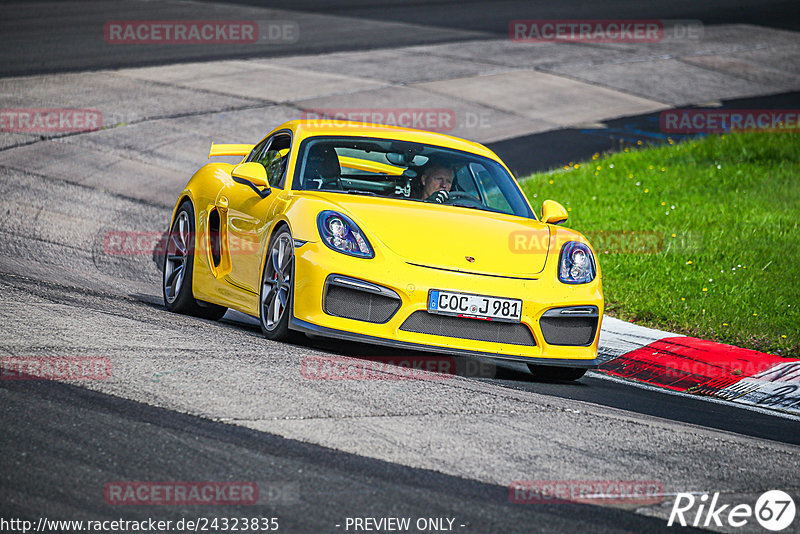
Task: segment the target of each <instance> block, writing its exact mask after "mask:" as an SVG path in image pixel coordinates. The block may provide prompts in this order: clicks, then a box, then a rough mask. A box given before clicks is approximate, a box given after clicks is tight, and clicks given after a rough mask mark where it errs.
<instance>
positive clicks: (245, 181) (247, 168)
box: [231, 161, 272, 198]
mask: <svg viewBox="0 0 800 534" xmlns="http://www.w3.org/2000/svg"><path fill="white" fill-rule="evenodd" d="M231 177H232V178H233V181H234V182H237V183H240V184H242V185H246V186H249V187H250V188H251V189H252V190H253V191H255V192H256V193H258V195H259V196H260V197H261V198H265V197H266V196H267V195H269V194H270V192H271V191H272V190H271V189H270V187H269V180H268V179H267V171H266V169H264V166H263V165H261V164H260V163H257V162H255V161H248V162H247V163H242V164H241V165H237V166H236V167H234V168H233V170H232V171H231ZM259 187H264V188H266V189H264V190H263V191H262V190H261V189H259Z"/></svg>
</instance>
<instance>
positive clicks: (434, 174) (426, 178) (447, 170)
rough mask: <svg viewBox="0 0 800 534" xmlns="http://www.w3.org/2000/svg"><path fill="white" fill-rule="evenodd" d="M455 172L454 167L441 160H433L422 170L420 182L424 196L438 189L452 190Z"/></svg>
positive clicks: (426, 196) (428, 195)
mask: <svg viewBox="0 0 800 534" xmlns="http://www.w3.org/2000/svg"><path fill="white" fill-rule="evenodd" d="M454 177H455V173H454V172H453V168H452V167H450V166H449V165H447V164H445V163H441V162H431V163H429V164H428V165H427V166H426V167H425V170H424V171H422V175H421V176H420V184H421V185H422V198H428V197H430V196H431V195H432V194H434V193H435V192H437V191H448V192H449V191H450V189H451V188H452V187H453V178H454Z"/></svg>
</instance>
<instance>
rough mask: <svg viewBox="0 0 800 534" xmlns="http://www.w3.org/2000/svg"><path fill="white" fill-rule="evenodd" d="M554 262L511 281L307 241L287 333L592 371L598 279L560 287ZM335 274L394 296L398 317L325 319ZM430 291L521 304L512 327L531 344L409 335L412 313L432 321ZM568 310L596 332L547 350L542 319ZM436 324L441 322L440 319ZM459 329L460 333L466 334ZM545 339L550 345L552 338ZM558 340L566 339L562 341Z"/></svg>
mask: <svg viewBox="0 0 800 534" xmlns="http://www.w3.org/2000/svg"><path fill="white" fill-rule="evenodd" d="M555 263H556V261H549V262H548V265H547V266H546V267H545V269H544V271H542V272H541V273H538V274H536V275H531V276H530V277H529V278H519V277H517V278H512V277H504V276H501V275H492V276H489V275H482V274H469V273H464V272H455V271H452V270H444V269H441V268H435V267H425V266H419V265H412V264H410V263H407V262H406V261H404V260H403V259H402V258H400V257H399V256H396V255H394V254H393V253H391V252H390V251H389V252H387V251H386V250H385V249H384V250H383V251H381V252H380V253H379V254H377V255H376V257H375V258H374V259H361V258H353V257H350V256H346V255H344V254H339V253H337V252H335V251H332V250H330V249H328V248H327V247H326V246H325V245H323V244H322V243H318V242H317V243H314V242H309V243H305V244H304V245H302V246H301V247H298V248H296V249H295V289H294V298H293V302H294V306H293V315H292V316H291V317H290V323H289V326H290V328H292V329H295V330H300V331H305V332H309V333H314V334H317V335H322V336H327V337H334V338H339V339H347V340H350V341H359V342H365V343H374V344H380V345H386V346H392V347H397V348H402V349H410V350H424V351H433V352H440V353H448V354H456V355H473V356H482V357H491V358H498V359H504V360H513V361H519V362H525V363H535V364H545V365H548V364H549V365H564V366H570V367H587V368H592V367H596V366H597V364H598V361H597V342H598V338H599V331H600V318H601V317H602V311H603V297H602V291H601V285H600V280H599V276H598V278H597V279H596V280H594V281H593V282H591V283H589V284H583V285H566V284H562V283H560V282H558V280H557V278H556V272H555ZM336 275H341V276H343V277H347V278H349V279H355V280H360V281H363V282H366V283H367V284H365V285H367V286H368V285H373V284H374V285H375V286H378V287H379V288H382V289H383V290H384V295H389V296H391V295H395V296H396V298H397V299H398V300H399V305H398V306H397V308H396V311H393V312H392V313H390V314H389V315H390V316H389V318H388V319H387V320H385V321H381V322H374V321H375V319H371V320H370V321H368V320H358V319H353V318H350V317H343V316H337V315H332V314H330V313H328V312H326V304H325V295H326V289H327V287H328V283H329V282H330V280H331V279H332V278H335V277H336ZM373 289H374V288H373ZM431 289H440V290H449V291H457V292H464V293H474V294H482V295H492V296H497V297H507V298H517V299H522V301H523V307H522V321H521V323H520V325H518V326H515V327H514V328H515V329H516V331H517V332H518V331H519V329H520V328H523V327H524V329H527V331H526V332H525V335H526V336H527V339H529V340H530V342H523V341H520V340H519V339H517V340H515V341H512V342H510V343H509V342H502V341H501V339H506V338H503V337H499V336H498V339H495V340H493V341H488V340H480V339H466V338H464V337H455V336H448V335H436V334H432V333H422V332H420V331H411V330H409V329H408V323H407V320H408V319H409V317H410V316H411V315H412V314H414V313H415V312H419V313H417V314H416V316H415V317H416V318H419V317H420V314H423V318H424V316H425V315H429V314H427V299H428V292H429V291H430V290H431ZM570 307H582V308H584V309H593V310H594V314H595V315H596V323H595V324H596V326H595V328H594V332H593V334H592V335H591V338H590V340H589V342H588V343H585V344H581V345H578V346H576V345H574V344H573V345H559V344H554V343H548V342H547V339H546V336H545V333H543V331H542V323H541V320H542V317H543V316H545V314H547V315H546V316H545V323H546V322H547V321H551V322H552V316H553V315H554V311H557V309H558V308H570ZM328 311H330V306H328ZM390 311H391V310H390ZM370 317H371V316H370ZM434 317H435V318H437V319H438V318H441V316H434ZM380 319H383V317H381V318H380ZM380 319H378V320H380ZM573 319H574V317H573ZM458 321H461V322H464V321H466V322H467V323H465V324H466V325H467V327H468V326H469V325H472V324H474V325H475V326H476V328H477V327H481V328H484V330H485V326H487V325H479V324H478V323H482V321H478V320H475V319H458ZM404 324H405V325H406V326H404ZM565 324H566V323H565ZM497 326H498V327H499V326H502V325H497ZM508 327H510V325H509V323H505V326H504V328H506V329H507V328H508ZM461 330H462V331H463V328H462V329H461ZM528 333H529V334H530V335H529V336H528ZM562 334H563V329H562ZM547 337H548V338H549V339H550V340H551V341H552V340H553V336H552V334H550V335H548V336H547ZM508 339H510V338H508ZM558 339H563V335H562V336H561V337H560V338H558ZM559 342H561V341H559Z"/></svg>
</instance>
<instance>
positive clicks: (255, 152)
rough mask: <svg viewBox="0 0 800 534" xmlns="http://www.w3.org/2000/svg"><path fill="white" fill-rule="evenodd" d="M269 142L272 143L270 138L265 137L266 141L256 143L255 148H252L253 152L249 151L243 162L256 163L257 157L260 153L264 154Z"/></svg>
mask: <svg viewBox="0 0 800 534" xmlns="http://www.w3.org/2000/svg"><path fill="white" fill-rule="evenodd" d="M270 141H272V138H271V137H267V138H266V139H264V140H263V141H261V142H260V143H258V144H257V145H256V146H254V147H253V150H251V151H250V153H249V154H248V155H247V159H246V160H244V161H245V162H250V161H258V157H259V156H260V155H261V153H262V152H264V149H265V148H266V147H267V146H268V145H269V142H270Z"/></svg>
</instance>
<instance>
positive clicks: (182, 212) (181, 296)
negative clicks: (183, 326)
mask: <svg viewBox="0 0 800 534" xmlns="http://www.w3.org/2000/svg"><path fill="white" fill-rule="evenodd" d="M194 243H195V220H194V208H193V207H192V203H191V202H190V201H188V200H184V201H183V202H182V203H181V205H180V206H179V207H178V211H177V212H176V213H175V220H174V221H173V223H172V227H171V228H170V230H169V234H168V236H167V245H166V247H164V248H165V250H164V267H163V271H162V273H163V276H162V278H161V290H162V294H163V295H164V306H166V308H167V309H168V310H169V311H171V312H174V313H183V314H185V315H193V316H195V317H200V318H202V319H211V320H213V321H217V320H219V319H222V316H223V315H225V312H226V311H227V309H228V308H226V307H225V306H219V305H217V304H212V303H210V302H204V301H201V300H197V299H196V298H194V294H193V293H192V274H193V272H194Z"/></svg>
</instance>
